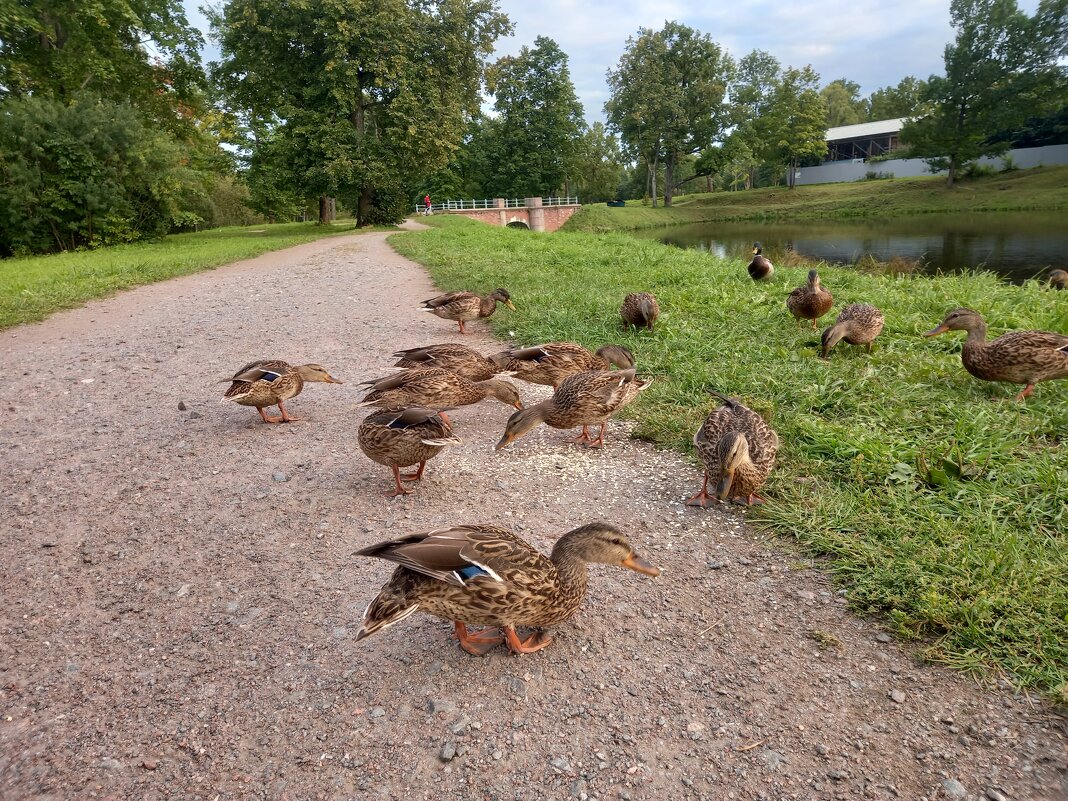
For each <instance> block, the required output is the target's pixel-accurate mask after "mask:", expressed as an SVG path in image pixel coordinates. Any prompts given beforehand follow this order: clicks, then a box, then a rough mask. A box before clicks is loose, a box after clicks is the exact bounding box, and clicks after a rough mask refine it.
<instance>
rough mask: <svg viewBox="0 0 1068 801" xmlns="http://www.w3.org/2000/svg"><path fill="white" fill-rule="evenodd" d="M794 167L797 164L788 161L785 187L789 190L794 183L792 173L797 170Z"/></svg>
mask: <svg viewBox="0 0 1068 801" xmlns="http://www.w3.org/2000/svg"><path fill="white" fill-rule="evenodd" d="M796 165H797V162H796V161H794V160H792V159H791V160H790V163H789V164H787V165H786V186H787V187H788V188H790V189H793V188H794V181H795V180H796V178H795V177H794V172H795V171H796V169H797V167H796Z"/></svg>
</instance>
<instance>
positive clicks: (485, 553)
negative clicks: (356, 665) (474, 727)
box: [356, 523, 660, 656]
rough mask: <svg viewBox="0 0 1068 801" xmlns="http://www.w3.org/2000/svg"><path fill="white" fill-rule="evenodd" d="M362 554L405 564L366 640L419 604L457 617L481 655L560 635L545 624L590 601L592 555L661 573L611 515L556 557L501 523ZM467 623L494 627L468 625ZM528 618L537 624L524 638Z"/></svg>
mask: <svg viewBox="0 0 1068 801" xmlns="http://www.w3.org/2000/svg"><path fill="white" fill-rule="evenodd" d="M356 555H357V556H372V557H376V558H379V559H386V560H388V561H390V562H395V563H397V564H398V565H399V566H398V567H397V568H396V569H395V570H394V571H393V575H392V576H390V578H389V580H388V581H387V582H386V583H385V585H384V586H383V587H382V589H381V590H380V591H379V593H378V595H377V596H376V597H375V598H374V600H372V601H371V603H370V604H368V606H367V609H366V610H364V613H363V622H362V624H361V626H360V630H359V631H358V632H356V640H357V641H359V640H362V639H364V638H366V637H370V636H371V635H372V634H374V633H376V632H379V631H382V630H383V629H386V628H388V627H390V626H392V625H393V624H395V623H398V622H400V621H401V620H404V619H405V618H406V617H408V616H409V615H412V614H414V613H415V612H426V613H427V614H430V615H434V616H435V617H440V618H444V619H446V620H451V621H453V625H454V630H455V633H456V639H457V640H459V642H460V647H461V648H463V649H464V650H465V651H467V652H468V653H469V654H473V655H475V656H482V655H484V654H486V653H488V652H489V651H490V650H491V649H492V648H494V647H495V646H497V645H499V644H500V643H501V642H507V644H508V648H509V649H510V650H511V651H512V652H513V653H517V654H529V653H534V652H535V651H540V650H541V649H542V648H545V647H546V646H547V645H549V643H551V642H552V636H551V635H549V634H548V633H546V631H545V630H546V629H547V628H550V627H552V626H556V625H558V624H560V623H563V622H564V621H566V620H569V619H570V618H572V617H574V615H575V614H576V613H577V612H578V610H579V608H580V607H581V606H582V600H583V598H584V597H585V595H586V586H587V581H588V573H587V569H586V564H587V563H589V562H595V563H601V564H608V565H617V566H619V567H625V568H627V569H629V570H634V571H636V572H638V573H643V574H645V575H647V576H656V575H659V573H660V571H659V570H658V569H657V568H655V567H653V566H652V565H651V564H649V562H647V561H646V560H645V559H643V558H642V557H641V556H639V555H638V554H637V553H636V552H635V550H634V547H633V546H632V545H631V544H630V542H629V541H628V540H627V538H626V536H625V535H624V534H623V533H622V532H621V531H620V530H619V529H618V528H616V527H615V526H612V525H609V524H608V523H588V524H586V525H584V526H580V527H579V528H576V529H573V530H571V531H569V532H567V533H566V534H564V535H563V536H562V537H560V539H558V540H557V541H556V545H555V546H553V550H552V555H551V556H549V557H546V556H544V555H543V554H541V553H540V552H539V551H537V550H536V549H535V548H533V547H532V546H531V545H530V544H529V543H527V542H525V541H524V540H522V539H520V538H519V537H517V536H516V535H515V534H513V533H512V532H511V531H508V530H507V529H504V528H500V527H499V526H495V525H461V526H450V527H448V528H440V529H437V530H435V531H428V532H426V533H421V534H409V535H407V536H405V537H398V538H396V539H392V540H387V541H386V542H380V543H378V544H376V545H371V546H369V547H367V548H362V549H361V550H359V551H357V552H356ZM468 625H474V626H486V627H488V628H484V629H481V630H479V631H469V630H468V628H467V627H468ZM519 626H524V627H528V628H533V629H535V631H534V632H533V633H531V634H530V635H528V636H527V637H526V638H520V636H519V634H518V633H517V632H516V628H517V627H519Z"/></svg>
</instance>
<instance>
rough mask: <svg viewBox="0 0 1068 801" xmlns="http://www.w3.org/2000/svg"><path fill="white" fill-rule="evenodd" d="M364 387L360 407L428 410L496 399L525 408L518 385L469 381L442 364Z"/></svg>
mask: <svg viewBox="0 0 1068 801" xmlns="http://www.w3.org/2000/svg"><path fill="white" fill-rule="evenodd" d="M360 386H366V387H367V388H368V389H367V394H366V395H364V397H363V400H361V401H360V402H359V403H358V404H356V405H357V407H361V406H378V407H380V408H393V407H405V406H425V407H427V408H428V409H443V408H445V407H446V406H450V407H456V406H469V405H470V404H472V403H479V402H480V401H484V400H486V398H496V399H497V400H499V401H500V402H501V403H505V404H507V405H509V406H511V407H513V408H515V409H522V408H523V402H522V401H521V400H520V399H519V390H517V389H516V388H515V385H514V384H510V383H508V382H507V381H504V380H502V379H500V378H489V379H486V380H485V381H469V380H468V379H466V378H464V377H463V376H462V375H458V374H457V373H454V372H451V371H450V370H444V369H442V368H440V367H424V368H421V369H412V370H400V371H398V372H396V373H394V374H393V375H389V376H386V377H385V378H374V379H371V380H370V381H363V382H361V384H360Z"/></svg>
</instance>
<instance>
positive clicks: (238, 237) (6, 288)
mask: <svg viewBox="0 0 1068 801" xmlns="http://www.w3.org/2000/svg"><path fill="white" fill-rule="evenodd" d="M342 233H353V226H352V225H335V226H329V227H323V226H319V225H316V224H314V223H283V224H279V225H256V226H249V227H247V228H217V229H215V230H212V231H202V232H200V233H194V234H175V235H174V236H168V237H165V238H164V239H162V240H160V241H158V242H142V243H138V244H134V245H118V246H116V247H110V248H101V249H100V250H86V251H78V252H74V253H59V254H56V255H54V256H32V257H29V258H22V259H5V260H3V261H0V328H8V327H10V326H12V325H18V324H19V323H28V322H33V321H34V320H40V319H42V318H44V317H47V316H48V315H49V314H52V313H53V312H56V311H59V310H60V309H69V308H71V307H73V306H78V305H80V304H82V303H85V302H86V301H87V300H92V299H93V298H99V297H102V296H103V295H108V294H110V293H112V292H114V291H116V290H119V289H126V288H128V287H132V286H138V285H140V284H150V283H153V282H155V281H162V280H164V279H166V278H173V277H175V276H178V275H187V274H189V273H195V272H199V271H201V270H208V269H211V268H212V267H218V266H219V265H221V264H229V263H230V262H232V261H239V260H241V259H248V258H252V257H253V256H259V255H260V254H261V253H266V252H268V251H271V250H280V249H281V248H287V247H290V246H292V245H299V244H301V243H303V242H311V241H312V240H315V239H321V238H322V237H324V236H333V235H335V234H342Z"/></svg>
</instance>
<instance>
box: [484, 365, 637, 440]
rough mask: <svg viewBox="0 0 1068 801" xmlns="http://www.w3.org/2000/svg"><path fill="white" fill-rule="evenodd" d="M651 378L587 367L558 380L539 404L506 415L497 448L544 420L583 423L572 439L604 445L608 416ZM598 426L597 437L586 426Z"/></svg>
mask: <svg viewBox="0 0 1068 801" xmlns="http://www.w3.org/2000/svg"><path fill="white" fill-rule="evenodd" d="M651 383H652V379H647V380H641V379H639V378H638V377H637V376H636V375H635V371H634V369H633V368H631V369H629V370H611V371H606V370H586V371H584V372H581V373H575V375H572V376H568V377H567V378H565V379H564V380H563V381H561V382H560V386H558V387H557V388H556V391H555V392H554V393H553V396H552V397H551V398H549V399H547V400H543V401H542V402H541V403H536V404H534V405H533V406H529V407H527V408H526V409H523V410H521V411H518V412H516V413H515V414H513V415H512V416H511V417H509V418H508V423H507V424H506V425H505V429H504V434H503V435H502V436H501V439H500V441H499V442H498V443H497V446H496V450H500V449H501V448H504V447H506V446H508V445H509V444H511V443H512V442H514V441H515V440H517V439H518V438H519V437H521V436H523V435H524V434H526V433H527V432H529V431H530V430H531V429H533V428H535V427H537V426H539V425H541V424H542V423H544V424H545V425H548V426H551V427H552V428H561V429H563V428H575V427H576V426H582V433H581V434H580V435H579V436H577V437H576V438H575V439H574V440H572V442H575V443H577V444H579V445H583V446H586V447H589V448H600V447H603V446H604V430H605V426H606V425H607V424H608V418H609V417H611V416H612V415H614V414H615V413H616V412H618V411H619V410H620V409H622V408H623V407H624V406H626V405H627V404H628V403H630V402H631V401H632V400H634V399H635V398H636V397H638V393H639V392H641V391H643V390H644V389H646V388H647V387H648V386H649V385H650V384H651ZM598 424H599V425H600V427H601V430H600V432H599V434H598V436H597V439H593V438H592V437H591V436H590V430H589V427H590V426H591V425H598Z"/></svg>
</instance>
